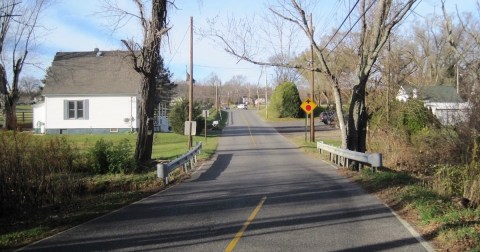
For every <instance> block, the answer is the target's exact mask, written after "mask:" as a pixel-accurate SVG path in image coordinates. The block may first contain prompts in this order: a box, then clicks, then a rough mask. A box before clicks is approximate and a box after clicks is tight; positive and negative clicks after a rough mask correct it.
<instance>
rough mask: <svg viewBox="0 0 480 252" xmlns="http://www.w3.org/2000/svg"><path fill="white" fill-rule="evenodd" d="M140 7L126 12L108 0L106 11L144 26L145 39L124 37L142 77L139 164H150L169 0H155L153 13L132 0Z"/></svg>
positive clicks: (152, 8)
mask: <svg viewBox="0 0 480 252" xmlns="http://www.w3.org/2000/svg"><path fill="white" fill-rule="evenodd" d="M133 1H134V3H135V5H136V6H137V13H131V12H127V11H125V10H122V9H121V8H119V7H118V5H117V4H116V2H111V1H108V2H106V4H107V6H106V7H107V9H106V10H107V11H108V12H110V13H111V14H112V16H115V17H117V22H115V23H117V24H121V23H122V20H124V19H125V18H127V17H134V18H136V19H138V21H139V22H140V24H141V27H142V36H143V37H142V41H141V42H136V41H134V40H133V39H129V40H122V42H123V44H124V45H125V46H126V47H127V49H128V51H129V52H130V57H131V59H132V62H133V67H134V69H135V70H136V71H137V72H138V73H139V74H140V75H141V76H142V81H141V83H140V95H141V98H140V108H139V115H140V122H139V124H140V125H139V129H138V137H137V143H136V147H135V160H136V161H137V167H138V168H141V167H142V166H143V165H145V164H147V163H148V162H149V161H150V160H151V157H152V144H153V134H154V128H153V120H154V109H155V96H156V90H157V85H158V81H159V80H160V79H162V76H161V74H162V72H163V71H162V69H163V60H162V57H161V55H160V46H161V42H162V37H163V36H164V35H165V34H166V33H167V32H168V30H169V29H170V28H169V27H167V8H168V6H167V5H168V4H169V3H170V2H169V1H167V0H152V6H151V16H150V17H148V15H147V14H146V7H145V5H144V4H143V2H144V1H142V0H133Z"/></svg>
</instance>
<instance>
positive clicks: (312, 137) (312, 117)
mask: <svg viewBox="0 0 480 252" xmlns="http://www.w3.org/2000/svg"><path fill="white" fill-rule="evenodd" d="M312 20H313V16H312V14H310V32H311V33H312V37H313V21H312ZM310 58H311V60H312V65H311V66H312V71H311V72H312V81H311V82H310V100H311V101H314V97H315V72H314V71H313V68H314V67H315V63H314V58H313V44H310ZM314 114H315V113H314V112H313V111H312V113H310V142H311V143H313V142H315V115H314Z"/></svg>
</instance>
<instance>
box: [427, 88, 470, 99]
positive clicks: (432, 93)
mask: <svg viewBox="0 0 480 252" xmlns="http://www.w3.org/2000/svg"><path fill="white" fill-rule="evenodd" d="M422 94H423V95H422V96H423V97H422V98H423V99H424V100H428V101H429V102H454V103H455V102H463V99H462V98H461V97H460V95H459V94H458V93H457V90H456V88H455V87H453V86H429V87H424V88H423V90H422Z"/></svg>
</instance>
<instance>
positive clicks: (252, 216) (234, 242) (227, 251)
mask: <svg viewBox="0 0 480 252" xmlns="http://www.w3.org/2000/svg"><path fill="white" fill-rule="evenodd" d="M266 199H267V196H263V198H262V200H260V203H258V205H257V207H256V208H255V209H254V210H253V212H252V213H251V214H250V216H249V217H248V219H247V221H246V222H245V223H244V224H243V226H242V228H241V229H240V231H238V232H237V234H236V235H235V237H234V238H233V240H232V241H231V242H230V243H229V244H228V246H227V248H226V249H225V252H231V251H233V249H234V248H235V246H236V245H237V242H238V241H239V240H240V238H242V236H243V233H244V232H245V230H247V227H248V225H250V223H252V221H253V220H254V219H255V216H257V214H258V212H259V211H260V209H261V208H262V206H263V203H265V200H266Z"/></svg>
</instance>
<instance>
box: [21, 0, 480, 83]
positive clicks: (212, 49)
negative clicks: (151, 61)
mask: <svg viewBox="0 0 480 252" xmlns="http://www.w3.org/2000/svg"><path fill="white" fill-rule="evenodd" d="M118 2H119V3H120V4H122V6H123V7H124V8H125V9H127V10H134V8H135V6H134V5H132V4H131V2H132V1H130V0H119V1H118ZM267 2H268V1H267V0H176V1H175V5H176V7H177V8H171V9H170V10H169V13H168V16H169V23H170V26H171V27H172V29H171V30H170V32H169V36H168V39H164V45H163V51H162V54H163V56H164V59H165V64H166V66H167V67H168V68H169V69H170V70H171V72H172V73H173V74H174V77H173V79H174V80H175V79H184V78H185V71H186V70H185V69H186V68H187V67H188V65H189V36H190V35H189V22H190V16H193V19H194V30H195V31H198V30H199V28H204V27H207V25H206V21H207V19H212V18H214V17H216V16H218V17H219V18H227V17H228V16H236V17H246V16H248V17H251V16H252V15H256V16H261V15H263V14H264V13H265V12H267V8H266V6H267ZM270 2H272V1H270ZM347 2H348V1H347V0H317V2H316V4H315V6H314V7H315V10H314V20H315V27H330V29H325V31H331V30H332V29H334V28H336V27H337V26H338V25H339V24H340V23H341V21H342V19H343V18H344V17H345V15H346V14H347V12H348V9H347V7H346V5H347ZM475 2H476V0H447V6H448V8H449V9H450V11H454V8H455V6H458V8H459V9H460V10H461V11H474V10H475V5H474V3H475ZM102 11H103V9H102V1H101V0H55V3H54V4H53V5H51V6H49V8H48V9H46V11H45V13H44V15H43V16H42V19H41V22H42V24H43V26H44V27H46V28H47V29H48V30H47V31H45V32H44V33H45V35H44V36H43V37H42V38H41V40H40V42H41V43H40V44H39V46H38V48H37V54H36V56H35V61H37V62H41V63H42V64H43V65H44V67H45V68H46V67H48V66H49V65H51V61H52V60H53V57H54V55H55V53H56V52H71V51H92V50H93V49H94V48H99V49H100V50H105V51H106V50H124V49H125V48H124V47H123V45H122V44H121V42H120V40H121V39H125V38H131V37H138V36H139V35H138V34H139V33H138V32H139V26H138V23H137V22H135V20H133V19H132V20H131V22H129V23H128V24H127V25H126V26H124V27H123V28H122V29H120V30H117V31H115V32H112V29H111V26H109V24H108V23H109V19H108V18H106V17H105V15H104V14H102V13H103V12H102ZM415 11H416V12H417V13H418V14H420V15H426V14H428V13H433V12H434V11H436V12H437V13H439V12H440V11H441V9H440V0H423V1H422V2H421V4H420V5H419V6H418V7H417V8H416V10H415ZM317 17H318V18H317ZM110 21H111V19H110ZM346 29H348V27H347V28H345V29H344V30H346ZM29 71H30V72H29ZM211 73H215V74H217V75H218V76H219V77H220V79H221V80H222V82H225V81H228V80H229V79H230V78H231V77H232V76H233V75H245V76H247V78H248V80H249V81H250V82H251V83H256V82H257V80H258V77H259V75H260V67H258V66H255V65H253V64H250V63H246V62H238V61H237V60H236V59H235V58H233V57H232V56H230V55H228V54H227V53H225V51H224V49H223V47H219V46H218V45H215V44H214V43H213V42H212V41H211V40H210V39H207V38H202V37H201V36H200V35H199V34H197V33H195V34H194V78H195V79H196V80H204V79H206V78H207V77H208V76H209V75H210V74H211ZM23 74H24V76H25V75H29V74H31V75H34V76H35V77H38V78H43V74H44V73H39V72H38V71H32V70H28V68H26V69H25V72H24V73H23Z"/></svg>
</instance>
